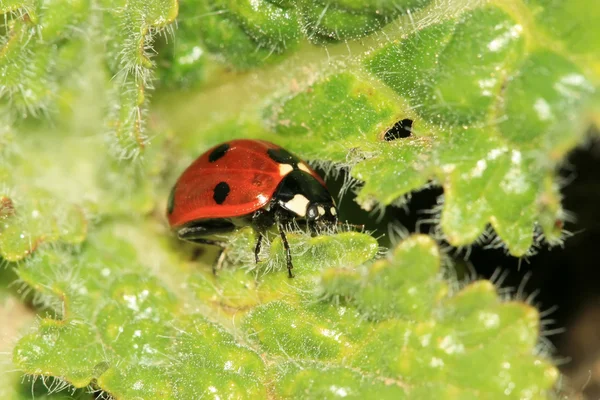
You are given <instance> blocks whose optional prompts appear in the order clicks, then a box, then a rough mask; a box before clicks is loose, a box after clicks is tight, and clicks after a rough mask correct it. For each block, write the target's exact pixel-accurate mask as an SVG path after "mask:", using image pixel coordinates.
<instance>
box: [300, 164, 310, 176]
mask: <svg viewBox="0 0 600 400" xmlns="http://www.w3.org/2000/svg"><path fill="white" fill-rule="evenodd" d="M298 168H299V169H300V170H301V171H304V172H308V173H309V174H310V173H311V172H310V168H308V165H306V164H304V163H303V162H301V163H298Z"/></svg>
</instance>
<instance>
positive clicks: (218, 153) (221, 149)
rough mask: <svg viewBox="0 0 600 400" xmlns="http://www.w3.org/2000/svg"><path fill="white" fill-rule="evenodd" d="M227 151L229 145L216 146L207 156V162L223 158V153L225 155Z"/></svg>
mask: <svg viewBox="0 0 600 400" xmlns="http://www.w3.org/2000/svg"><path fill="white" fill-rule="evenodd" d="M227 150H229V143H223V144H222V145H220V146H218V147H217V148H215V149H214V150H213V151H211V152H210V154H209V155H208V162H215V161H217V160H218V159H219V158H221V157H223V156H224V155H225V153H227Z"/></svg>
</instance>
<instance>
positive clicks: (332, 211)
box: [329, 207, 337, 216]
mask: <svg viewBox="0 0 600 400" xmlns="http://www.w3.org/2000/svg"><path fill="white" fill-rule="evenodd" d="M329 212H330V213H331V215H333V216H335V215H336V214H337V211H336V210H335V207H331V209H330V210H329Z"/></svg>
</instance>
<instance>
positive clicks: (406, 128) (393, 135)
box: [383, 118, 413, 142]
mask: <svg viewBox="0 0 600 400" xmlns="http://www.w3.org/2000/svg"><path fill="white" fill-rule="evenodd" d="M412 125H413V120H412V119H408V118H405V119H403V120H401V121H398V122H396V123H395V124H394V126H392V127H391V128H390V129H389V130H388V131H387V132H386V133H385V135H384V136H383V138H384V139H385V140H387V141H388V142H389V141H392V140H396V139H403V138H407V137H409V136H410V135H411V132H412Z"/></svg>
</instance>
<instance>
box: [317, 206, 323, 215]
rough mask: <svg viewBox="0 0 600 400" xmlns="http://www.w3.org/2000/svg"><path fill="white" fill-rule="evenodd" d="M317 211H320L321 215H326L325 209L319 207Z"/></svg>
mask: <svg viewBox="0 0 600 400" xmlns="http://www.w3.org/2000/svg"><path fill="white" fill-rule="evenodd" d="M317 210H319V215H325V209H324V208H323V207H321V206H318V207H317Z"/></svg>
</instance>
